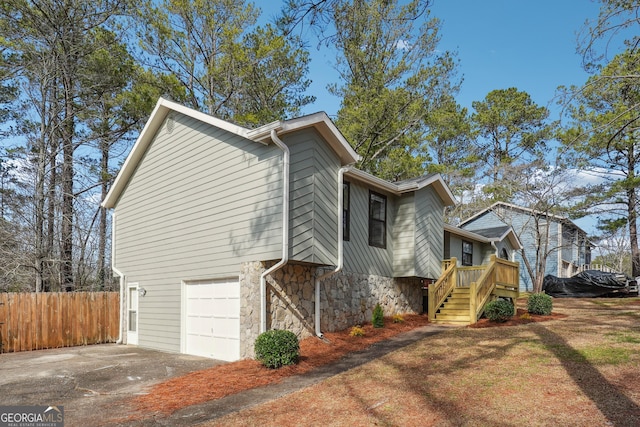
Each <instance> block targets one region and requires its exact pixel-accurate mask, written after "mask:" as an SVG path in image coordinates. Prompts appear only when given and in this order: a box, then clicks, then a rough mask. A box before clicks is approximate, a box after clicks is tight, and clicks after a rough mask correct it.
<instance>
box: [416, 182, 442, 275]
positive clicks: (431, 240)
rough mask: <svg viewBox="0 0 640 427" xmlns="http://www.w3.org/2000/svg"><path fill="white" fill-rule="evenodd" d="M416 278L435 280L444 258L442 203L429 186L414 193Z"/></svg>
mask: <svg viewBox="0 0 640 427" xmlns="http://www.w3.org/2000/svg"><path fill="white" fill-rule="evenodd" d="M415 205H416V243H415V245H416V248H415V254H416V255H415V258H416V260H415V263H416V274H415V275H416V276H418V277H428V278H437V277H440V269H441V265H442V260H443V256H444V241H443V240H444V233H443V231H442V230H443V229H444V203H443V202H442V199H440V197H439V196H438V194H437V193H436V192H435V190H434V189H433V188H432V187H431V186H429V187H425V188H423V189H421V190H418V191H417V192H416V193H415Z"/></svg>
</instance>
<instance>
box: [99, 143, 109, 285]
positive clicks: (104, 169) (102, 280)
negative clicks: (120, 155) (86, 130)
mask: <svg viewBox="0 0 640 427" xmlns="http://www.w3.org/2000/svg"><path fill="white" fill-rule="evenodd" d="M100 150H101V152H102V157H101V159H100V179H101V180H102V183H101V185H100V189H101V192H100V200H104V199H105V197H106V196H107V192H108V190H109V143H108V141H105V140H104V138H103V139H101V141H100ZM99 209H100V218H99V221H100V222H99V224H98V285H99V287H100V290H103V289H104V288H105V284H106V277H105V276H106V271H105V270H106V268H105V267H106V266H105V259H106V257H107V254H106V253H105V252H106V248H107V210H106V209H105V208H103V207H102V206H100V207H99Z"/></svg>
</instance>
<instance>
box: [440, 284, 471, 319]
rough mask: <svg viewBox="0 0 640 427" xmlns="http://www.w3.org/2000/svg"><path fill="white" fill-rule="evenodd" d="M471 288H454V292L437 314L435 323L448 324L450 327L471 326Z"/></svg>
mask: <svg viewBox="0 0 640 427" xmlns="http://www.w3.org/2000/svg"><path fill="white" fill-rule="evenodd" d="M470 290H471V288H453V291H452V292H451V294H449V296H448V297H447V298H446V299H445V301H444V302H443V303H442V305H440V307H439V308H438V309H437V311H436V313H435V318H434V319H433V322H434V323H446V324H449V325H469V324H471V323H472V322H471V315H470V311H469V307H470V306H471V296H470Z"/></svg>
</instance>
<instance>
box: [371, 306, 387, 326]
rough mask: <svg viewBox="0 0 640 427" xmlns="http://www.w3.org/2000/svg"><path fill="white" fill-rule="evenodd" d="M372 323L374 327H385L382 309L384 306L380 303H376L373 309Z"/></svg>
mask: <svg viewBox="0 0 640 427" xmlns="http://www.w3.org/2000/svg"><path fill="white" fill-rule="evenodd" d="M371 323H372V324H373V327H374V328H382V327H384V311H382V307H380V304H376V306H375V308H374V309H373V317H372V319H371Z"/></svg>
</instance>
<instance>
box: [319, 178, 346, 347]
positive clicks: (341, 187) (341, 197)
mask: <svg viewBox="0 0 640 427" xmlns="http://www.w3.org/2000/svg"><path fill="white" fill-rule="evenodd" d="M350 169H351V167H350V166H345V167H342V168H340V170H339V171H338V265H336V268H335V270H331V271H329V272H327V273H324V274H323V275H321V276H319V277H317V278H316V286H315V294H316V300H315V320H314V323H315V329H316V335H317V336H318V337H319V338H322V337H323V334H322V331H320V282H322V281H323V280H324V279H326V278H327V277H329V276H333V275H334V274H336V273H338V272H339V271H340V270H342V264H343V252H344V250H343V249H344V241H343V238H344V230H343V225H342V224H343V221H344V219H343V218H342V215H343V214H344V173H345V172H347V171H348V170H350Z"/></svg>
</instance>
